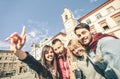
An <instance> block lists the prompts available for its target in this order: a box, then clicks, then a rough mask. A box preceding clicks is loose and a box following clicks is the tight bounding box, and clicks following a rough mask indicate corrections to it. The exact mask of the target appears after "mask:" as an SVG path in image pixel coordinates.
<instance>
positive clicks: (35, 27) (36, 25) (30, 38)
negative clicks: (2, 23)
mask: <svg viewBox="0 0 120 79" xmlns="http://www.w3.org/2000/svg"><path fill="white" fill-rule="evenodd" d="M47 25H48V23H47V22H38V21H32V20H29V21H28V22H27V23H26V29H27V40H26V44H25V47H24V49H25V50H29V49H30V47H31V45H32V44H33V43H39V42H40V41H41V40H42V39H44V38H46V37H47V36H48V32H49V31H48V29H47V28H45V27H46V26H47Z"/></svg>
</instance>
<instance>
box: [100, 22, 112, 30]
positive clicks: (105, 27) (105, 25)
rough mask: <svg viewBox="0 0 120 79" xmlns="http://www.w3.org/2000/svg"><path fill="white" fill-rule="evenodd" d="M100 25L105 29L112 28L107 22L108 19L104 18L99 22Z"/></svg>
mask: <svg viewBox="0 0 120 79" xmlns="http://www.w3.org/2000/svg"><path fill="white" fill-rule="evenodd" d="M99 25H100V26H101V28H102V29H103V31H106V30H108V29H110V28H109V26H108V24H107V23H106V20H102V21H101V22H99Z"/></svg>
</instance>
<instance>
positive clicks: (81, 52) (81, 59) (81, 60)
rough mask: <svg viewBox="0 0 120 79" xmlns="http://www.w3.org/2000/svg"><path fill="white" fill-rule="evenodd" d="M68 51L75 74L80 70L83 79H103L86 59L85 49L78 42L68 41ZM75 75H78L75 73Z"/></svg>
mask: <svg viewBox="0 0 120 79" xmlns="http://www.w3.org/2000/svg"><path fill="white" fill-rule="evenodd" d="M68 49H69V50H70V52H71V57H70V58H71V60H72V62H71V64H73V67H74V70H73V71H75V72H77V70H81V71H82V73H83V77H84V78H85V79H105V78H104V77H103V76H102V75H101V74H99V73H98V72H96V70H95V69H94V67H93V65H92V63H91V61H90V60H89V59H88V57H87V54H86V49H85V48H84V47H83V46H82V45H81V44H80V43H79V42H78V40H77V39H76V40H70V41H69V43H68ZM75 74H76V75H79V74H77V73H75Z"/></svg>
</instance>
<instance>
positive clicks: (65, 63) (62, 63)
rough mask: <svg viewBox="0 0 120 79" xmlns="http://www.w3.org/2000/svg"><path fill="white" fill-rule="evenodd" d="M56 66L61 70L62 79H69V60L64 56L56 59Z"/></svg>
mask: <svg viewBox="0 0 120 79" xmlns="http://www.w3.org/2000/svg"><path fill="white" fill-rule="evenodd" d="M58 66H59V68H60V70H61V74H62V79H70V67H69V59H68V58H67V56H66V55H65V56H60V57H58Z"/></svg>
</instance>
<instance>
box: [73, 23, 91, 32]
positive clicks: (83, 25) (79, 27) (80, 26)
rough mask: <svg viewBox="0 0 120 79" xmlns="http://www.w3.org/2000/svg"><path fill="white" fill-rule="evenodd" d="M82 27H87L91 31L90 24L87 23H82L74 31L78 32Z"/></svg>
mask: <svg viewBox="0 0 120 79" xmlns="http://www.w3.org/2000/svg"><path fill="white" fill-rule="evenodd" d="M81 28H85V29H87V30H89V31H90V27H89V25H87V24H86V23H80V24H78V25H77V26H76V27H75V29H74V33H75V34H76V30H78V29H81Z"/></svg>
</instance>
